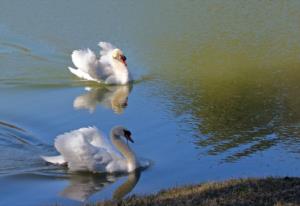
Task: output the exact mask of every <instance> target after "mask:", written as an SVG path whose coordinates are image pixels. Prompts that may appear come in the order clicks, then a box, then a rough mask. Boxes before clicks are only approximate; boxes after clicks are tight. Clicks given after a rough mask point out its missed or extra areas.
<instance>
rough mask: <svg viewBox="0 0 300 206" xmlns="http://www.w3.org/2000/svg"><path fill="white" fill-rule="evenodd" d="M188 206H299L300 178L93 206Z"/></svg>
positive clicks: (218, 185) (194, 188)
mask: <svg viewBox="0 0 300 206" xmlns="http://www.w3.org/2000/svg"><path fill="white" fill-rule="evenodd" d="M92 205H93V206H111V205H124V206H125V205H126V206H146V205H147V206H150V205H151V206H167V205H174V206H185V205H193V206H196V205H207V206H215V205H272V206H273V205H276V206H281V205H300V178H298V177H282V178H279V177H267V178H257V179H256V178H248V179H233V180H227V181H224V182H209V183H204V184H198V185H188V186H183V187H178V188H172V189H168V190H162V191H160V192H158V193H156V194H152V195H145V196H136V195H132V196H129V197H127V198H125V199H123V200H120V201H117V200H109V201H104V202H100V203H97V204H91V205H90V206H92Z"/></svg>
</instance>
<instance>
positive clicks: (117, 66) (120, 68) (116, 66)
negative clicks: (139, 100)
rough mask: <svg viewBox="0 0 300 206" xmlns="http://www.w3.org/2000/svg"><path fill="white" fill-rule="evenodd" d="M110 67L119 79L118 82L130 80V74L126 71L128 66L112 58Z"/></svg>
mask: <svg viewBox="0 0 300 206" xmlns="http://www.w3.org/2000/svg"><path fill="white" fill-rule="evenodd" d="M112 68H113V72H114V75H115V76H116V77H117V79H118V81H119V84H126V83H127V82H128V81H130V80H131V75H130V73H129V71H128V68H127V66H125V65H124V64H123V63H121V62H119V61H117V60H114V59H113V60H112Z"/></svg>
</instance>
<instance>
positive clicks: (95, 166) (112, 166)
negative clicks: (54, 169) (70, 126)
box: [42, 126, 150, 173]
mask: <svg viewBox="0 0 300 206" xmlns="http://www.w3.org/2000/svg"><path fill="white" fill-rule="evenodd" d="M123 138H124V139H123ZM110 139H111V143H112V144H113V145H114V146H115V148H116V149H117V151H116V150H115V149H114V148H113V146H112V145H111V144H110V143H109V142H108V141H107V138H105V137H104V135H103V134H102V133H101V132H100V131H99V130H98V129H97V128H96V127H94V126H93V127H86V128H80V129H77V130H73V131H71V132H67V133H65V134H62V135H59V136H57V137H56V139H55V143H54V145H55V148H56V149H57V151H58V152H59V153H60V155H58V156H42V158H43V159H44V160H45V161H47V162H49V163H53V164H58V165H63V164H66V165H67V166H68V168H69V169H70V170H71V171H91V172H107V173H114V172H126V173H130V172H133V171H134V170H136V169H137V168H146V167H148V166H149V165H150V162H149V161H147V160H141V159H138V158H137V157H136V155H135V153H134V152H133V151H132V150H131V148H130V146H129V145H128V141H130V142H132V143H134V141H133V140H132V138H131V132H130V131H129V130H127V129H126V128H124V127H123V126H116V127H114V128H112V130H111V132H110ZM124 140H127V144H126V142H125V141H124Z"/></svg>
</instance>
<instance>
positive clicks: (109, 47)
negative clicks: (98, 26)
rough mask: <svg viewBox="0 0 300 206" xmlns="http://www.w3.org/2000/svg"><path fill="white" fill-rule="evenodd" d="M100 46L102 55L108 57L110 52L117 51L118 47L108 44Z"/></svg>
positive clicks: (102, 43) (103, 43)
mask: <svg viewBox="0 0 300 206" xmlns="http://www.w3.org/2000/svg"><path fill="white" fill-rule="evenodd" d="M98 46H99V47H100V48H101V50H100V55H101V56H103V55H107V54H108V53H109V52H111V51H112V50H114V49H116V47H115V46H114V45H112V44H111V43H108V42H103V41H102V42H99V44H98Z"/></svg>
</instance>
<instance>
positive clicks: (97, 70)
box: [69, 42, 131, 84]
mask: <svg viewBox="0 0 300 206" xmlns="http://www.w3.org/2000/svg"><path fill="white" fill-rule="evenodd" d="M98 45H99V47H100V48H101V49H102V50H101V51H100V57H99V59H98V58H97V57H96V55H95V53H94V52H93V51H91V50H90V49H86V50H74V51H73V53H72V55H71V57H72V62H73V64H74V65H75V66H76V67H77V69H74V68H72V67H69V70H70V72H71V73H73V74H74V75H76V76H77V77H79V78H82V79H86V80H90V81H96V82H102V83H105V84H127V83H128V82H130V81H131V75H130V73H129V71H128V68H127V63H126V57H125V56H124V54H123V52H122V51H121V50H120V49H118V48H116V47H115V46H113V45H112V44H110V43H107V42H100V43H99V44H98Z"/></svg>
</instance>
